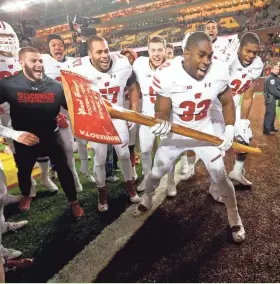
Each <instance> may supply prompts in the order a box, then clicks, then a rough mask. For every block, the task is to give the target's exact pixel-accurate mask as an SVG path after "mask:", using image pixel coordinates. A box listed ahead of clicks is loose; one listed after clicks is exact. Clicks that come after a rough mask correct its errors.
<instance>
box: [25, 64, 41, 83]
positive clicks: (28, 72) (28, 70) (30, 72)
mask: <svg viewBox="0 0 280 284" xmlns="http://www.w3.org/2000/svg"><path fill="white" fill-rule="evenodd" d="M24 69H25V73H26V75H27V76H28V77H29V78H31V79H33V80H34V81H37V82H40V81H41V80H42V79H43V78H42V77H40V78H38V77H36V76H35V75H34V71H33V69H32V68H30V67H28V66H27V65H25V67H24ZM42 74H43V70H42Z"/></svg>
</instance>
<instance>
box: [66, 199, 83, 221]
mask: <svg viewBox="0 0 280 284" xmlns="http://www.w3.org/2000/svg"><path fill="white" fill-rule="evenodd" d="M69 204H70V208H71V210H72V214H73V216H74V217H75V218H76V219H80V218H82V217H83V216H84V215H85V213H84V210H83V209H82V208H81V206H80V204H79V202H78V201H71V202H69Z"/></svg>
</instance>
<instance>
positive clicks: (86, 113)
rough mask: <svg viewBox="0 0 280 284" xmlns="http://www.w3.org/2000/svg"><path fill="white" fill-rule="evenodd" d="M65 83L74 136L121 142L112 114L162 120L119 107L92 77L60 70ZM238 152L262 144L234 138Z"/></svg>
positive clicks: (177, 128) (191, 133)
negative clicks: (250, 145) (103, 96)
mask: <svg viewBox="0 0 280 284" xmlns="http://www.w3.org/2000/svg"><path fill="white" fill-rule="evenodd" d="M61 79H62V84H63V88H64V92H65V96H66V101H67V106H68V112H69V115H70V120H71V125H72V130H73V133H74V135H75V136H77V137H79V138H82V139H85V140H88V141H93V142H98V143H104V144H121V143H122V142H121V139H120V137H119V135H118V133H117V131H116V129H115V127H114V125H113V123H112V120H111V118H117V119H121V120H126V121H130V122H135V123H138V124H142V125H146V126H149V127H151V126H154V125H155V124H157V123H159V122H161V121H162V120H160V119H157V118H154V117H151V116H147V115H143V114H140V113H137V112H134V111H130V110H127V109H124V108H121V107H116V106H114V105H113V104H111V103H110V102H109V101H108V100H106V99H104V98H102V96H101V95H100V94H99V93H98V92H96V91H94V90H93V88H92V81H91V80H89V79H87V78H86V77H83V76H81V75H78V74H76V73H73V72H70V71H64V70H62V71H61ZM171 132H173V133H177V134H180V135H183V136H187V137H191V138H194V139H197V140H202V141H205V142H209V143H211V144H214V145H220V144H221V143H222V142H223V140H221V139H220V138H218V137H216V136H213V135H209V134H206V133H203V132H200V131H197V130H193V129H191V128H188V127H184V126H181V125H178V124H175V123H172V127H171ZM232 148H233V149H234V150H236V151H237V152H245V153H249V154H255V155H260V154H262V151H261V150H260V149H259V148H253V147H249V146H245V145H242V144H239V143H237V142H233V144H232Z"/></svg>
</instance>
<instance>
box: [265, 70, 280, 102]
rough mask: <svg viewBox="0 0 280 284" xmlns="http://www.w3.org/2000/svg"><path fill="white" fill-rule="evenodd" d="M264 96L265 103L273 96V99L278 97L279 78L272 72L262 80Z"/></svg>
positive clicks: (279, 95)
mask: <svg viewBox="0 0 280 284" xmlns="http://www.w3.org/2000/svg"><path fill="white" fill-rule="evenodd" d="M264 96H265V99H266V102H267V103H269V101H270V100H271V99H273V97H275V99H279V98H280V79H279V78H278V77H277V76H276V75H275V74H274V73H270V75H269V76H268V77H267V78H266V79H265V81H264Z"/></svg>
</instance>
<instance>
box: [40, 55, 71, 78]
mask: <svg viewBox="0 0 280 284" xmlns="http://www.w3.org/2000/svg"><path fill="white" fill-rule="evenodd" d="M42 59H43V63H44V71H45V74H46V75H47V76H48V77H50V78H52V79H54V80H56V81H61V78H60V70H61V69H63V70H67V69H69V68H70V67H71V66H72V64H73V62H74V61H75V60H76V59H75V58H73V57H66V60H65V61H64V62H59V61H57V60H55V59H54V58H53V57H52V56H50V55H49V54H42Z"/></svg>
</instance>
